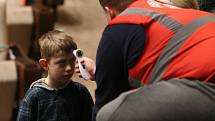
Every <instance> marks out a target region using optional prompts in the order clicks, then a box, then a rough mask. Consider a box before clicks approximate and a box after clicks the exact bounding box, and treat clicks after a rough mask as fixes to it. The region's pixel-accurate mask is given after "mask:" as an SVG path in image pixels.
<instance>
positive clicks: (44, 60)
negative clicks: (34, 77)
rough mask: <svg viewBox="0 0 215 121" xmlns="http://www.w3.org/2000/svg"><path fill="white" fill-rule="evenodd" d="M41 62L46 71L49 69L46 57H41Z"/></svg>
mask: <svg viewBox="0 0 215 121" xmlns="http://www.w3.org/2000/svg"><path fill="white" fill-rule="evenodd" d="M39 64H40V66H41V67H42V68H43V69H44V70H45V71H47V70H48V63H47V61H46V59H40V60H39Z"/></svg>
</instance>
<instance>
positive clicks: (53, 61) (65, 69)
mask: <svg viewBox="0 0 215 121" xmlns="http://www.w3.org/2000/svg"><path fill="white" fill-rule="evenodd" d="M74 69H75V57H74V56H73V54H67V53H62V54H60V55H59V56H57V57H51V58H50V60H49V61H48V62H47V71H48V76H49V78H50V79H51V81H54V83H57V84H58V85H63V84H65V83H67V82H68V81H69V80H70V78H71V77H72V75H73V72H74Z"/></svg>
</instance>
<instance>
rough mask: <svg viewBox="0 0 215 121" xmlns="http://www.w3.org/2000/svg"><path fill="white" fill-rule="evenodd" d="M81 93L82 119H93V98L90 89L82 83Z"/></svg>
mask: <svg viewBox="0 0 215 121" xmlns="http://www.w3.org/2000/svg"><path fill="white" fill-rule="evenodd" d="M80 90H81V91H80V94H81V100H80V101H81V102H82V103H80V104H81V109H82V111H81V120H80V121H91V119H92V110H93V105H94V103H93V99H92V97H91V95H90V93H89V91H88V89H87V88H86V87H85V86H83V85H80Z"/></svg>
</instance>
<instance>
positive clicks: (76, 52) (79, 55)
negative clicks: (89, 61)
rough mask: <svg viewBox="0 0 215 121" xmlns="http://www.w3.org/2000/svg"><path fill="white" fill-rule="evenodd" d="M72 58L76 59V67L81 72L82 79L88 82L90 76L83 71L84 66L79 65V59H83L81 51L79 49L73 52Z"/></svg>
mask: <svg viewBox="0 0 215 121" xmlns="http://www.w3.org/2000/svg"><path fill="white" fill-rule="evenodd" d="M73 54H74V56H75V57H76V59H77V60H78V66H79V69H80V72H81V75H82V77H83V78H84V79H85V80H89V79H90V74H89V72H88V71H87V70H85V68H84V65H83V64H81V62H80V59H81V58H82V57H83V54H84V53H83V51H82V50H81V49H76V50H74V51H73Z"/></svg>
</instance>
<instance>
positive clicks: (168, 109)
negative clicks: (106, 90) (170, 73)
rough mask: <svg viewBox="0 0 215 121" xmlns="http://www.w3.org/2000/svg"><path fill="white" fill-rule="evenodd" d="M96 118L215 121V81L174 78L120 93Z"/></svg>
mask: <svg viewBox="0 0 215 121" xmlns="http://www.w3.org/2000/svg"><path fill="white" fill-rule="evenodd" d="M97 121H215V84H212V83H203V82H200V81H190V80H187V79H171V80H169V81H161V82H157V83H154V84H151V85H148V86H143V87H141V88H139V89H137V90H132V91H129V92H125V93H123V94H121V95H120V96H119V97H118V98H116V99H115V100H113V101H111V102H110V103H108V104H106V105H105V106H104V107H102V108H101V109H100V111H99V112H98V114H97Z"/></svg>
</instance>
